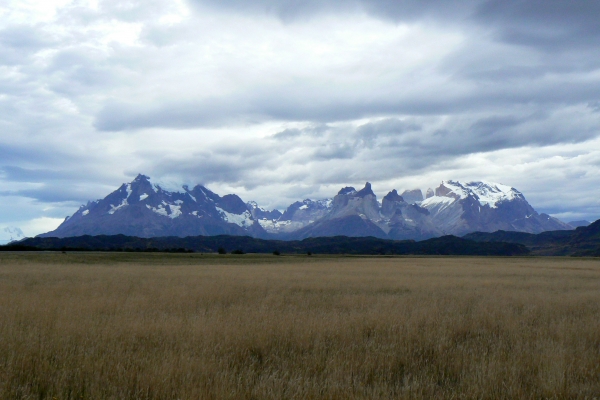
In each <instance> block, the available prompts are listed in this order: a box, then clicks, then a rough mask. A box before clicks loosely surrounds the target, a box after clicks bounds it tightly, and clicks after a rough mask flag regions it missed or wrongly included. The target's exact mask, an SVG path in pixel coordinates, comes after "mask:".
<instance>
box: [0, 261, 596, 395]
mask: <svg viewBox="0 0 600 400" xmlns="http://www.w3.org/2000/svg"><path fill="white" fill-rule="evenodd" d="M0 398H3V399H10V398H19V399H21V398H23V399H33V398H35V399H52V398H57V399H80V398H90V399H128V398H130V399H170V398H173V399H177V398H181V399H196V398H203V399H204V398H205V399H213V398H214V399H217V398H218V399H221V398H231V399H268V398H273V399H275V398H277V399H279V398H297V399H300V398H302V399H310V398H325V399H354V398H368V399H377V398H386V399H387V398H481V399H488V398H489V399H499V398H506V399H515V398H517V399H518V398H523V399H538V398H561V399H562V398H582V399H584V398H588V399H592V398H600V262H599V261H597V260H583V259H575V260H574V259H548V258H522V259H513V258H356V257H353V258H341V257H332V258H325V257H275V256H252V255H245V256H237V257H234V256H229V255H228V256H220V257H216V256H199V255H193V256H190V255H157V254H67V255H63V254H36V255H18V254H0Z"/></svg>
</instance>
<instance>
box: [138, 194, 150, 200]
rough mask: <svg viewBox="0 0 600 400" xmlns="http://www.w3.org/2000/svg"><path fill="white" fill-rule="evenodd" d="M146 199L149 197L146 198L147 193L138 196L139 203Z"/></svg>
mask: <svg viewBox="0 0 600 400" xmlns="http://www.w3.org/2000/svg"><path fill="white" fill-rule="evenodd" d="M148 197H149V196H148V194H147V193H144V194H142V195H141V196H140V201H144V200H146V199H147V198H148Z"/></svg>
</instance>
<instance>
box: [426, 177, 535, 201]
mask: <svg viewBox="0 0 600 400" xmlns="http://www.w3.org/2000/svg"><path fill="white" fill-rule="evenodd" d="M437 197H445V199H439V198H437ZM467 197H472V198H474V199H475V200H477V201H478V202H479V204H480V205H481V206H486V205H487V206H489V207H491V208H497V207H498V204H500V203H501V202H504V201H511V200H515V199H525V198H524V197H523V194H522V193H521V192H519V191H518V190H517V189H515V188H513V187H510V186H507V185H503V184H501V183H495V182H486V181H472V182H460V181H452V180H448V181H443V182H442V184H441V185H440V186H439V187H438V188H437V189H436V190H435V196H433V197H430V198H428V199H426V200H425V201H424V202H423V203H424V204H434V203H440V202H442V203H452V202H453V201H449V200H448V198H450V199H453V200H462V199H466V198H467Z"/></svg>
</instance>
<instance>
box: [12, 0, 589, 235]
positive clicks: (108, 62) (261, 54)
mask: <svg viewBox="0 0 600 400" xmlns="http://www.w3.org/2000/svg"><path fill="white" fill-rule="evenodd" d="M598 15H600V1H595V0H586V1H556V0H543V1H542V0H521V1H511V0H489V1H486V0H464V1H460V2H449V1H446V0H425V1H424V0H370V1H367V0H305V1H298V0H255V1H248V0H119V1H117V0H8V1H7V0H4V1H2V2H0V68H1V73H0V132H1V133H0V228H2V227H5V226H17V227H20V228H21V229H23V231H24V232H25V234H26V235H30V236H31V235H35V234H38V233H41V232H45V231H48V230H51V229H54V228H55V227H56V226H57V225H58V224H59V223H60V222H61V221H62V220H63V219H64V217H65V216H66V215H70V214H72V213H73V212H74V211H76V209H77V208H78V207H79V205H80V204H82V203H85V202H87V200H90V199H97V198H102V197H104V196H105V195H107V194H108V193H109V192H111V191H112V190H114V189H115V188H117V187H118V186H119V185H120V184H121V183H123V182H128V181H131V180H132V179H133V178H134V177H135V176H136V175H137V174H138V173H140V172H141V173H144V174H146V175H149V176H151V177H152V178H153V179H157V180H163V181H171V182H182V183H201V184H204V185H206V186H207V187H208V188H210V189H211V190H213V191H215V192H217V193H219V194H221V195H224V194H226V193H236V194H238V195H240V196H241V197H242V198H243V199H244V200H245V201H248V200H256V201H258V202H259V204H261V205H263V206H265V207H269V208H284V207H285V206H287V205H288V204H290V203H291V202H293V201H295V200H297V199H301V198H307V197H311V198H324V197H331V196H333V195H334V194H335V193H336V192H337V191H338V190H339V188H340V187H342V186H346V185H350V186H361V185H363V184H364V182H365V181H367V180H368V181H370V182H371V183H372V184H373V189H374V190H375V192H376V193H377V194H378V196H381V195H384V194H385V193H387V192H388V191H389V190H391V189H394V188H396V189H398V190H403V189H407V188H415V187H418V188H422V189H426V188H428V187H436V186H438V185H439V183H440V182H441V181H442V180H446V179H460V180H490V181H495V182H501V183H504V184H507V185H511V186H513V187H516V188H517V189H519V190H520V191H522V192H523V193H524V194H525V197H526V198H527V199H528V200H529V202H530V203H531V204H532V205H533V207H534V208H536V209H537V210H538V211H539V212H547V213H550V214H552V215H554V216H556V217H558V218H561V219H563V220H565V221H570V220H576V219H582V218H583V219H588V220H595V219H597V218H599V217H600V185H599V184H598V183H599V182H600V22H599V21H600V19H599V18H598ZM0 230H1V229H0Z"/></svg>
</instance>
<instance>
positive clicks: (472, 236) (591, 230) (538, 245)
mask: <svg viewBox="0 0 600 400" xmlns="http://www.w3.org/2000/svg"><path fill="white" fill-rule="evenodd" d="M463 238H464V239H468V240H472V241H475V242H480V243H513V244H522V245H524V246H526V247H527V248H528V249H529V250H530V251H531V255H539V256H580V257H584V256H586V257H599V256H600V220H598V221H596V222H594V223H592V224H589V225H588V226H580V227H578V228H577V229H575V230H568V231H549V232H542V233H538V234H532V233H526V232H507V231H496V232H473V233H469V234H467V235H465V236H463Z"/></svg>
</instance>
